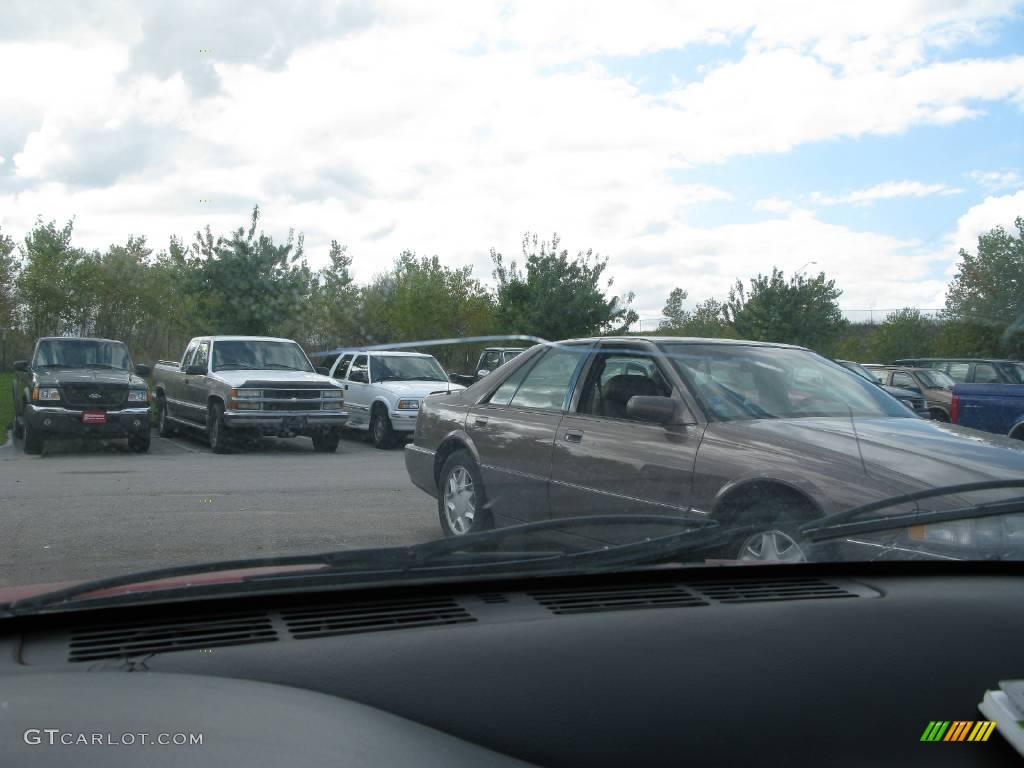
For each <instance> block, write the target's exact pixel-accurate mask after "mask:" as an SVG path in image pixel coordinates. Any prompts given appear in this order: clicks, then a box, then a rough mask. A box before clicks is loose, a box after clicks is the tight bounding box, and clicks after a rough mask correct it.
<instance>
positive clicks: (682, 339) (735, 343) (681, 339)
mask: <svg viewBox="0 0 1024 768" xmlns="http://www.w3.org/2000/svg"><path fill="white" fill-rule="evenodd" d="M598 341H645V342H648V343H649V344H660V343H662V342H666V341H671V342H673V343H677V344H678V343H683V344H701V345H707V344H714V345H721V346H731V347H775V348H778V349H803V350H806V349H807V347H801V346H797V345H796V344H783V343H781V342H776V341H751V340H749V339H708V338H704V337H702V336H591V337H589V338H582V339H565V340H564V341H559V342H556V343H557V344H578V343H582V342H591V343H592V342H598Z"/></svg>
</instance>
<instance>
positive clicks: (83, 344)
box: [32, 339, 132, 371]
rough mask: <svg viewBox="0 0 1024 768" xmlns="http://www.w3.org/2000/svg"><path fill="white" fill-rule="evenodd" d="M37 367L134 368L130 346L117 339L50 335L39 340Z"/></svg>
mask: <svg viewBox="0 0 1024 768" xmlns="http://www.w3.org/2000/svg"><path fill="white" fill-rule="evenodd" d="M32 365H33V366H35V367H36V368H112V369H117V370H122V371H127V370H131V367H132V360H131V357H130V356H129V354H128V348H127V347H125V345H124V344H121V343H119V342H116V341H93V340H89V339H67V340H65V339H47V340H44V341H41V342H39V347H38V348H37V349H36V355H35V358H34V359H33V361H32Z"/></svg>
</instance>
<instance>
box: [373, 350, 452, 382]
mask: <svg viewBox="0 0 1024 768" xmlns="http://www.w3.org/2000/svg"><path fill="white" fill-rule="evenodd" d="M370 373H371V376H372V377H373V381H417V380H421V381H448V377H447V376H446V375H445V372H444V369H443V368H441V365H440V363H438V362H437V360H435V359H434V358H432V357H418V356H413V355H374V356H372V357H371V358H370Z"/></svg>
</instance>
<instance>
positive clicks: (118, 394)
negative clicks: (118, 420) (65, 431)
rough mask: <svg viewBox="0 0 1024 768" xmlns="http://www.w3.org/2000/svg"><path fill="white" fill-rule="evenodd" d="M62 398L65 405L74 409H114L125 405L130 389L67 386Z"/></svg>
mask: <svg viewBox="0 0 1024 768" xmlns="http://www.w3.org/2000/svg"><path fill="white" fill-rule="evenodd" d="M61 397H62V398H63V400H64V404H65V405H70V406H71V407H73V408H113V407H116V406H119V405H122V404H123V403H124V401H125V398H127V397H128V389H127V388H126V387H111V386H109V385H106V384H65V385H64V386H62V387H61Z"/></svg>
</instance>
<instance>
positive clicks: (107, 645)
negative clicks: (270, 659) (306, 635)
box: [68, 613, 277, 662]
mask: <svg viewBox="0 0 1024 768" xmlns="http://www.w3.org/2000/svg"><path fill="white" fill-rule="evenodd" d="M274 640H277V631H276V630H275V629H274V625H273V623H272V622H271V619H270V617H269V616H267V615H266V614H264V613H237V614H228V615H222V616H218V617H217V618H205V617H204V618H195V619H193V620H189V619H175V620H174V621H165V622H160V621H152V620H151V621H139V622H133V623H130V624H129V623H126V624H111V625H106V626H102V627H95V628H91V629H88V630H84V631H79V632H76V633H74V634H73V635H72V636H71V641H70V643H69V650H68V661H74V662H80V661H95V660H97V659H120V658H127V657H131V656H144V655H149V654H154V653H166V652H168V651H184V650H190V649H206V648H214V647H217V646H226V645H246V644H248V643H266V642H271V641H274Z"/></svg>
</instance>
